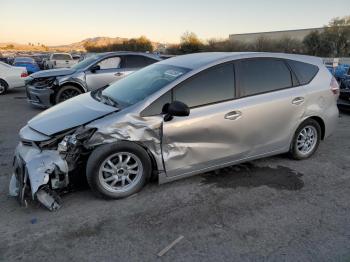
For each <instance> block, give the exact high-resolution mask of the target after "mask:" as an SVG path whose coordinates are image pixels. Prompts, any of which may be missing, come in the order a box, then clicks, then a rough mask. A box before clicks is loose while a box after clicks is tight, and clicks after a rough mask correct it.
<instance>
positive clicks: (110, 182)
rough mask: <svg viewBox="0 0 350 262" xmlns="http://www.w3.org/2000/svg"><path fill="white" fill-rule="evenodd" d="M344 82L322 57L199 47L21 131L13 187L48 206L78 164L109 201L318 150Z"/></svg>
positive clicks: (69, 102)
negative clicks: (151, 184)
mask: <svg viewBox="0 0 350 262" xmlns="http://www.w3.org/2000/svg"><path fill="white" fill-rule="evenodd" d="M338 95H339V87H338V84H337V82H336V81H335V79H334V78H333V77H332V75H331V74H330V73H329V71H328V70H327V69H326V68H325V66H324V65H323V63H322V60H321V59H320V58H316V57H309V56H299V55H289V54H274V53H199V54H191V55H184V56H178V57H174V58H171V59H168V60H164V61H161V62H158V63H155V64H153V65H150V66H148V67H145V68H143V69H141V70H139V71H137V72H135V73H133V74H131V75H130V76H128V77H126V78H124V79H122V80H120V81H118V82H115V83H113V84H112V85H110V86H108V87H106V88H101V89H97V90H95V91H92V92H89V93H86V94H83V95H80V96H77V97H74V98H72V99H70V100H67V101H65V102H63V103H60V104H58V105H56V106H54V107H52V108H50V109H48V110H46V111H44V112H43V113H41V114H39V115H37V116H36V117H34V118H33V119H31V120H30V121H29V122H28V124H27V125H26V126H25V127H23V128H22V129H21V131H20V139H21V141H20V143H19V145H18V147H17V149H16V153H15V159H14V174H13V176H12V179H11V181H10V193H11V195H13V196H17V197H18V199H19V201H20V203H22V204H23V203H25V200H26V198H27V197H28V196H30V197H32V198H33V199H37V200H38V201H40V202H41V203H42V204H43V205H44V206H46V207H47V208H49V209H50V210H55V209H57V208H59V207H60V198H59V194H57V192H59V191H60V190H61V189H64V188H66V187H67V186H68V185H69V184H70V181H71V179H72V176H74V171H75V170H77V169H78V168H80V169H81V170H86V177H87V181H88V183H89V185H90V187H91V189H92V191H93V192H94V193H95V194H96V195H97V196H100V197H104V198H113V199H118V198H123V197H127V196H130V195H132V194H134V193H136V192H138V191H139V190H140V189H141V188H142V187H143V186H144V185H145V184H146V182H147V181H148V179H149V178H150V177H151V176H152V175H153V176H157V177H158V180H159V183H165V182H169V181H173V180H176V179H179V178H183V177H188V176H192V175H195V174H200V173H203V172H207V171H210V170H214V169H218V168H222V167H225V166H229V165H234V164H238V163H241V162H245V161H250V160H254V159H258V158H262V157H267V156H271V155H276V154H282V153H287V152H289V154H290V156H291V157H292V158H294V159H298V160H301V159H306V158H308V157H310V156H311V155H313V154H314V153H315V151H316V150H317V147H318V145H319V143H320V141H321V140H323V139H325V138H326V137H328V136H329V135H330V134H331V133H332V132H333V130H334V129H335V127H336V123H337V120H338V109H337V98H338Z"/></svg>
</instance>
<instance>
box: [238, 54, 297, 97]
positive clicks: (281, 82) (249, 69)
mask: <svg viewBox="0 0 350 262" xmlns="http://www.w3.org/2000/svg"><path fill="white" fill-rule="evenodd" d="M239 82H240V95H241V97H244V96H251V95H256V94H261V93H266V92H271V91H276V90H280V89H284V88H288V87H292V86H293V84H292V74H291V72H290V70H289V69H288V67H287V65H286V64H285V62H284V61H283V60H277V59H269V58H266V59H265V58H263V59H249V60H243V61H241V62H240V63H239Z"/></svg>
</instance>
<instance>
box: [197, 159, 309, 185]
mask: <svg viewBox="0 0 350 262" xmlns="http://www.w3.org/2000/svg"><path fill="white" fill-rule="evenodd" d="M302 176H303V175H302V174H301V173H297V172H296V171H294V170H292V169H290V168H287V167H283V166H278V167H276V168H272V167H259V166H256V165H254V164H252V163H246V164H241V165H236V166H231V167H228V168H223V169H220V170H217V171H215V172H210V173H207V174H205V175H203V178H204V180H203V181H202V184H205V185H208V184H209V185H214V186H216V187H219V188H237V187H248V188H251V187H259V186H268V187H272V188H275V189H280V190H300V189H301V188H302V187H303V186H304V182H303V180H301V177H302Z"/></svg>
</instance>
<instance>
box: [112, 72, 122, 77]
mask: <svg viewBox="0 0 350 262" xmlns="http://www.w3.org/2000/svg"><path fill="white" fill-rule="evenodd" d="M114 75H115V76H122V75H124V74H123V73H121V72H117V73H115V74H114Z"/></svg>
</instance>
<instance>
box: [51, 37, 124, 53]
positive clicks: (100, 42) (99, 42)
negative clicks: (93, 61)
mask: <svg viewBox="0 0 350 262" xmlns="http://www.w3.org/2000/svg"><path fill="white" fill-rule="evenodd" d="M125 40H128V39H127V38H122V37H101V36H99V37H92V38H87V39H84V40H82V41H80V42H76V43H72V44H68V45H59V46H50V47H49V48H52V49H74V50H84V45H85V44H91V45H94V46H104V45H109V44H120V43H122V42H123V41H125Z"/></svg>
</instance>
